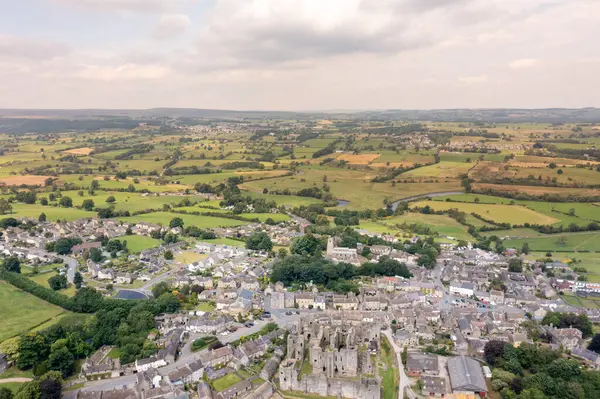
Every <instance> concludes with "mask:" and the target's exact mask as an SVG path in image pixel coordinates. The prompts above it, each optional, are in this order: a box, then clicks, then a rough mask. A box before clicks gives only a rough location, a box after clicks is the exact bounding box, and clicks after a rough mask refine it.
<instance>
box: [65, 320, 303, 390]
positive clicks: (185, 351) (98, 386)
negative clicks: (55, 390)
mask: <svg viewBox="0 0 600 399" xmlns="http://www.w3.org/2000/svg"><path fill="white" fill-rule="evenodd" d="M304 312H305V313H307V312H309V311H304ZM273 317H274V320H273V321H274V322H276V323H277V325H279V327H282V328H284V327H289V326H291V325H293V324H294V323H295V322H296V321H297V320H298V318H299V317H300V316H299V315H296V314H293V315H290V316H287V315H285V312H277V313H274V314H273ZM267 323H269V321H267V320H257V321H256V322H255V324H254V326H252V327H250V328H246V327H242V328H240V329H238V330H237V331H235V332H234V333H230V334H228V335H217V337H218V338H219V340H220V341H221V342H222V343H223V344H227V343H229V342H233V341H235V340H237V339H239V338H240V337H242V336H248V335H250V334H253V333H256V332H258V331H260V329H261V328H263V327H264V326H265V325H266V324H267ZM206 335H207V334H202V333H197V334H190V337H189V339H188V341H187V342H186V344H185V345H184V347H183V348H182V349H181V351H180V355H179V358H178V359H177V361H175V363H173V364H170V365H168V366H165V367H161V368H160V370H161V372H165V373H169V372H171V371H173V370H175V369H176V368H177V367H181V366H183V365H184V364H187V363H191V362H192V361H193V360H195V359H196V357H197V356H198V354H199V353H201V352H192V351H191V349H190V347H191V345H192V342H194V340H195V339H197V338H200V337H202V336H206ZM135 381H136V375H135V374H132V375H127V376H123V377H119V378H114V379H110V380H102V381H94V382H88V383H86V386H85V387H84V388H82V390H83V391H101V390H106V389H113V388H118V389H120V388H123V386H127V385H132V384H135ZM73 397H74V396H73Z"/></svg>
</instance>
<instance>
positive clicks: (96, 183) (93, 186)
mask: <svg viewBox="0 0 600 399" xmlns="http://www.w3.org/2000/svg"><path fill="white" fill-rule="evenodd" d="M90 188H91V189H92V190H98V189H99V188H100V182H99V181H98V180H92V183H91V184H90Z"/></svg>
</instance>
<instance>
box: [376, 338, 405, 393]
mask: <svg viewBox="0 0 600 399" xmlns="http://www.w3.org/2000/svg"><path fill="white" fill-rule="evenodd" d="M395 357H396V355H395V354H394V350H393V349H392V347H391V345H390V343H389V341H388V339H387V337H385V336H382V337H381V360H382V361H383V362H384V363H385V364H386V366H387V370H385V371H384V370H383V367H381V368H380V369H379V375H380V376H381V377H382V378H383V381H382V383H383V399H398V386H399V384H400V372H399V370H398V365H396V360H395Z"/></svg>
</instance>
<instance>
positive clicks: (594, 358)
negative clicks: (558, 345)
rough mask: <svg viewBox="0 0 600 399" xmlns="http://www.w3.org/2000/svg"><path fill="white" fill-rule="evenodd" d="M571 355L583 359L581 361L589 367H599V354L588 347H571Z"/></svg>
mask: <svg viewBox="0 0 600 399" xmlns="http://www.w3.org/2000/svg"><path fill="white" fill-rule="evenodd" d="M571 356H573V357H574V358H576V359H579V360H581V361H583V363H585V364H587V365H589V366H591V367H594V368H596V369H598V368H600V355H599V354H597V353H596V352H593V351H591V350H589V349H585V348H581V347H576V348H573V349H571Z"/></svg>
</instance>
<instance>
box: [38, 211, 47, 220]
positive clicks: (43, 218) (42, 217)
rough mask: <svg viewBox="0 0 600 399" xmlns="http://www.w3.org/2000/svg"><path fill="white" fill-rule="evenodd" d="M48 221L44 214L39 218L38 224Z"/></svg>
mask: <svg viewBox="0 0 600 399" xmlns="http://www.w3.org/2000/svg"><path fill="white" fill-rule="evenodd" d="M45 221H46V214H45V213H44V212H42V213H40V216H38V222H45Z"/></svg>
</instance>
